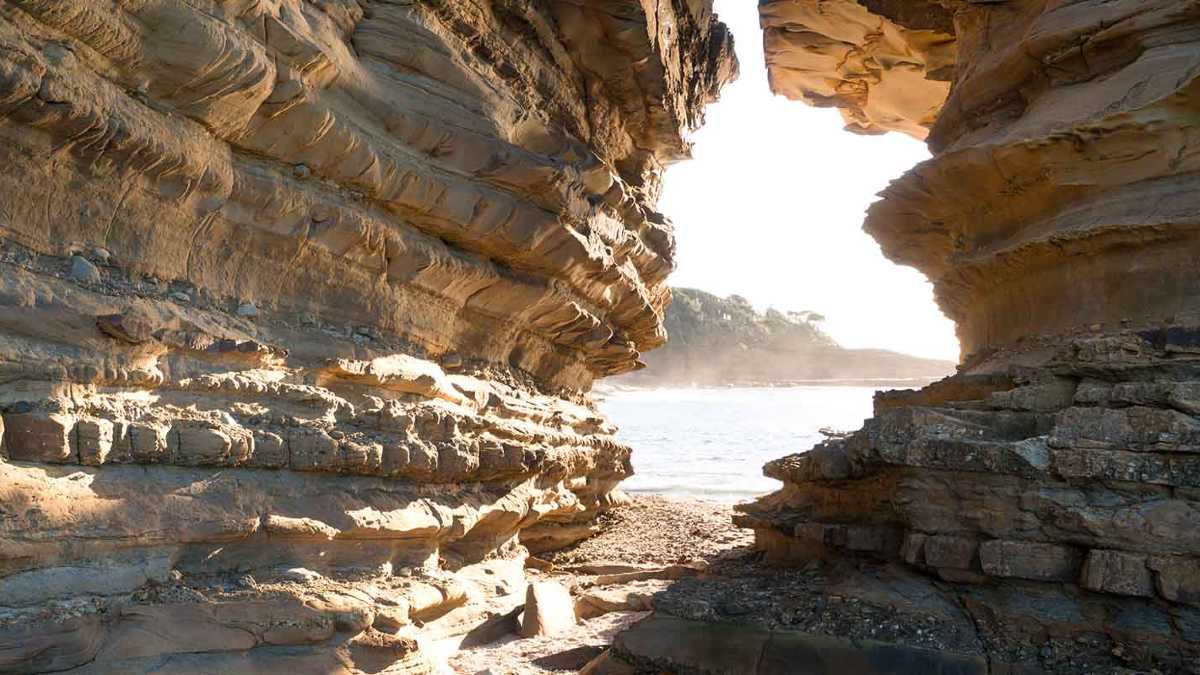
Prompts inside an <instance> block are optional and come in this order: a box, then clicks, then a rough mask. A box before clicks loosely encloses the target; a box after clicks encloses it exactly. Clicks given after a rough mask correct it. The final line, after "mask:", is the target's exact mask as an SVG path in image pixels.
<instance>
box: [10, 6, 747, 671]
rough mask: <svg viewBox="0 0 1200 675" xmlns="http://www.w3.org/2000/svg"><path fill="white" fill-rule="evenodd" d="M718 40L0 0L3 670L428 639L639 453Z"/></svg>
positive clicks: (358, 654) (136, 666)
mask: <svg viewBox="0 0 1200 675" xmlns="http://www.w3.org/2000/svg"><path fill="white" fill-rule="evenodd" d="M735 73H736V63H735V61H734V58H733V55H732V39H731V37H730V36H729V34H728V33H727V31H726V30H725V28H724V26H723V25H722V24H720V23H718V22H717V21H716V20H715V18H714V17H713V15H712V13H711V9H710V7H709V5H708V3H706V2H687V3H684V2H656V3H647V2H636V1H632V0H605V1H603V2H574V1H572V0H500V1H497V2H491V3H474V2H460V1H457V0H446V1H443V0H421V1H418V2H403V3H400V2H384V1H374V0H232V1H230V0H187V1H186V2H179V1H176V0H150V1H149V2H135V3H113V2H110V1H109V0H83V1H79V0H9V1H7V2H4V3H2V4H0V163H3V165H4V167H5V168H4V170H3V171H0V195H3V199H2V200H0V201H2V202H3V206H0V413H2V417H0V420H2V424H0V444H2V445H0V448H2V453H0V671H3V672H9V671H15V672H40V671H63V670H70V669H75V668H82V669H84V670H86V671H87V672H135V671H138V672H140V671H141V670H144V669H146V668H150V667H152V666H153V667H154V668H160V669H163V670H170V671H171V672H176V671H179V672H245V671H250V670H253V671H254V672H269V671H272V670H273V669H277V670H289V671H291V672H295V670H296V669H297V668H299V669H301V670H303V671H305V672H310V671H311V672H360V671H370V672H378V671H379V670H380V669H382V668H385V667H391V668H393V669H394V670H396V672H401V671H403V670H405V669H407V670H411V671H420V670H421V669H423V668H426V667H427V666H428V664H427V663H426V662H425V660H424V657H423V656H422V655H421V653H420V651H419V650H418V649H417V648H416V642H415V641H416V640H417V639H418V638H420V637H421V635H419V634H418V633H419V631H415V628H414V626H420V625H422V624H425V625H426V626H429V625H431V622H433V621H434V620H436V619H439V618H440V617H443V616H451V615H452V614H453V611H454V610H455V609H456V608H459V607H462V606H466V605H468V604H470V603H471V602H472V601H474V600H475V599H476V598H475V597H474V595H473V594H475V593H476V591H479V592H480V593H484V591H488V592H490V590H489V589H491V590H494V589H495V588H497V585H498V584H499V581H500V579H501V577H503V575H501V574H499V573H498V572H495V570H491V569H490V568H489V574H492V573H495V574H496V575H498V576H488V577H487V579H486V580H485V582H483V583H480V584H476V585H474V586H473V585H472V584H470V583H468V582H467V581H464V579H468V578H470V576H471V575H470V574H461V575H458V576H455V575H454V574H452V572H453V571H454V570H458V569H463V570H467V569H468V568H472V567H473V566H479V565H484V566H487V565H499V566H500V567H501V568H503V569H504V570H509V571H511V567H512V566H511V565H509V566H508V567H505V564H506V563H509V562H513V561H515V562H516V571H517V572H518V573H519V571H520V564H519V563H520V555H521V551H522V550H523V549H522V548H521V547H520V546H519V544H518V539H519V537H521V536H522V535H523V536H524V537H525V540H526V543H528V544H529V545H530V546H551V545H556V544H559V545H561V544H562V543H563V542H565V541H570V540H571V539H572V538H574V537H578V536H581V535H582V534H586V532H587V527H586V525H585V524H580V523H583V522H586V520H587V519H588V518H589V517H590V516H591V515H592V514H594V513H595V512H596V511H597V510H598V509H600V508H603V507H604V505H605V504H607V503H609V502H610V501H611V500H612V498H613V497H612V490H613V488H614V486H615V485H616V484H617V483H618V482H619V481H620V480H621V479H622V478H623V477H625V476H626V475H628V474H629V472H630V468H629V462H628V457H629V449H628V448H627V447H625V446H623V445H621V444H619V443H617V442H616V441H615V440H614V438H613V435H612V434H613V428H612V427H611V425H609V424H608V423H607V422H606V421H605V420H604V419H603V418H601V417H600V416H599V415H598V414H597V413H596V412H595V410H594V409H593V407H592V405H591V403H590V401H589V400H588V399H587V398H586V395H585V394H584V393H583V392H586V390H587V389H588V388H589V387H590V385H591V382H592V380H593V378H596V377H602V376H606V375H612V374H615V373H620V372H625V371H628V370H631V369H633V368H636V367H638V365H639V361H638V355H639V352H640V351H642V350H646V349H650V348H653V347H655V346H656V345H658V344H660V343H661V342H662V341H663V340H664V338H665V333H664V331H663V328H662V309H663V307H664V305H665V303H666V302H667V301H668V300H669V291H668V290H667V287H666V286H665V284H664V280H665V279H666V276H667V273H668V272H669V271H670V270H671V269H672V267H673V261H672V255H673V247H674V242H673V237H672V232H671V226H670V224H669V222H667V221H666V220H665V219H664V218H663V217H662V216H661V215H660V214H659V213H657V212H656V211H655V208H654V205H655V201H656V199H657V196H658V189H659V178H660V174H661V169H662V167H663V166H665V165H666V164H668V163H670V162H672V161H675V160H678V159H681V158H684V157H685V156H686V155H687V152H688V147H687V143H686V141H685V140H684V139H683V133H684V132H685V131H686V130H687V129H689V128H694V127H695V126H697V125H698V124H699V123H700V121H701V116H702V110H703V107H704V105H705V104H706V103H707V102H709V101H710V100H712V99H713V98H714V97H715V95H716V93H717V91H718V89H719V87H720V86H721V85H722V84H723V83H724V82H725V81H727V80H729V79H730V78H731V77H733V76H734V75H735ZM500 585H503V584H500ZM480 589H483V590H480ZM520 590H522V589H517V591H520ZM442 623H443V624H447V623H448V624H449V627H448V628H447V627H445V626H444V627H443V628H440V629H437V630H441V631H442V632H443V633H445V632H447V631H450V632H453V628H454V625H455V624H454V619H453V617H451V619H450V620H443V622H442ZM426 632H428V631H426ZM435 632H436V631H435ZM172 669H174V670H172Z"/></svg>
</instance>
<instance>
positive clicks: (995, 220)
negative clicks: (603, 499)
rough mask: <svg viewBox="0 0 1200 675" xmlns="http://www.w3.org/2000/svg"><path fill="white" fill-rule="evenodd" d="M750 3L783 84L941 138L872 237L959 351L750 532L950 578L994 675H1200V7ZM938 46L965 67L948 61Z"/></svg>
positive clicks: (873, 227)
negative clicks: (921, 283)
mask: <svg viewBox="0 0 1200 675" xmlns="http://www.w3.org/2000/svg"><path fill="white" fill-rule="evenodd" d="M760 7H761V9H762V13H763V21H764V25H766V26H768V33H767V38H766V49H767V53H768V62H769V63H770V64H771V68H772V78H773V83H774V87H775V88H776V90H777V91H779V92H781V93H784V94H787V95H790V96H795V97H797V98H802V99H805V100H809V101H813V102H817V103H832V104H834V105H838V106H842V107H843V108H844V110H845V112H846V115H847V117H848V119H850V120H852V121H855V120H860V119H863V117H864V115H865V116H866V119H869V120H871V121H872V122H871V123H872V125H873V127H872V128H875V129H879V130H886V129H891V130H898V131H904V132H907V133H914V135H920V130H921V129H925V128H927V129H928V130H929V134H928V139H929V147H930V150H931V151H932V152H933V155H934V157H933V159H931V160H929V161H927V162H925V163H923V164H921V165H919V166H917V167H915V168H914V169H913V170H912V171H910V172H909V173H908V174H906V175H905V176H904V177H902V178H900V179H899V180H897V181H896V182H894V183H893V184H892V185H891V186H890V187H889V188H888V189H887V190H886V191H885V192H884V193H883V195H882V199H881V200H880V201H879V202H877V203H876V204H875V205H874V206H873V207H872V208H871V210H870V213H869V216H868V218H867V221H866V230H867V231H868V232H869V233H871V234H872V235H873V236H874V237H875V238H876V239H877V240H878V241H879V243H880V245H881V246H882V249H883V251H884V253H885V254H886V255H887V256H889V257H890V258H891V259H893V260H895V261H897V262H899V263H902V264H905V265H910V266H913V267H916V268H917V269H919V270H921V271H922V272H924V273H925V274H926V275H927V276H928V277H929V278H930V280H931V281H932V282H933V284H934V287H935V290H936V297H937V301H938V303H939V305H940V306H941V308H942V309H943V311H944V312H945V313H946V314H947V316H949V317H950V318H952V319H953V320H954V321H955V322H956V323H957V326H958V333H959V337H960V339H961V342H962V346H963V354H964V359H963V363H962V366H961V367H960V374H959V375H957V376H955V377H952V378H950V379H948V380H945V381H943V382H941V383H938V384H935V385H933V386H930V387H927V388H925V389H923V390H921V391H917V392H898V393H892V394H883V395H880V396H878V397H877V399H876V410H875V412H876V416H875V418H874V419H872V420H869V421H868V422H867V424H866V426H865V427H864V428H863V429H862V430H861V431H859V432H857V433H854V434H851V435H850V436H849V437H847V438H841V439H835V440H831V441H829V442H828V443H825V444H823V445H821V446H818V448H817V449H815V450H813V451H811V452H808V453H803V454H800V455H794V456H792V457H788V458H785V459H782V460H779V461H778V462H774V463H772V464H770V465H768V467H767V473H768V475H771V476H774V477H776V478H779V479H780V480H781V481H782V482H783V483H784V487H783V489H782V490H781V491H780V492H778V493H775V494H773V495H771V496H768V497H766V498H764V499H762V500H760V502H758V503H757V504H756V505H753V506H751V507H749V508H748V509H746V514H745V516H743V517H742V520H743V522H744V524H746V525H748V526H751V527H754V528H755V529H756V532H757V533H758V540H759V543H760V545H761V546H762V547H763V548H764V549H766V550H767V551H768V552H769V553H770V554H771V555H773V556H775V557H778V558H780V559H791V560H797V559H800V560H804V559H808V558H811V557H826V558H837V559H864V558H876V559H880V558H882V559H884V560H888V561H892V562H902V563H903V565H904V567H906V568H908V569H909V570H915V571H919V572H920V573H922V574H924V575H926V577H927V578H935V579H939V580H941V581H942V582H946V583H947V584H949V585H948V586H944V587H943V588H950V589H951V593H952V595H953V597H954V598H956V602H958V603H960V604H961V606H962V607H963V608H964V609H965V611H966V612H967V613H968V614H969V615H970V618H971V619H972V623H973V625H975V626H976V629H977V631H978V638H979V644H980V647H979V649H980V650H981V651H982V652H984V653H986V654H987V655H988V656H989V657H990V658H991V662H992V663H993V664H997V663H1022V664H1031V663H1035V662H1036V665H1040V666H1041V667H1044V668H1047V669H1049V670H1052V671H1053V672H1075V671H1076V670H1079V671H1082V670H1084V669H1086V667H1090V666H1089V664H1091V666H1095V667H1100V668H1101V669H1102V671H1104V672H1109V670H1105V669H1112V668H1118V667H1125V666H1129V667H1135V668H1139V669H1149V668H1154V667H1157V668H1160V669H1162V670H1164V671H1167V672H1193V671H1192V670H1189V669H1192V668H1194V664H1195V663H1196V658H1197V655H1198V654H1200V630H1197V627H1200V610H1198V609H1197V608H1198V607H1200V576H1198V575H1197V573H1196V570H1197V569H1198V568H1200V564H1198V563H1200V539H1197V537H1196V528H1195V527H1194V526H1193V523H1194V520H1195V517H1196V516H1197V514H1200V445H1198V439H1200V435H1198V430H1200V418H1198V417H1197V415H1198V414H1200V404H1198V403H1197V397H1198V393H1197V392H1200V389H1198V387H1200V385H1198V384H1197V383H1200V359H1198V358H1197V354H1200V347H1198V345H1200V327H1198V326H1200V300H1198V298H1200V293H1198V291H1200V273H1197V268H1196V264H1195V260H1196V258H1197V254H1198V253H1200V238H1198V237H1197V236H1196V233H1195V228H1194V227H1193V225H1194V223H1195V222H1197V221H1198V219H1200V202H1198V201H1197V196H1196V195H1197V194H1198V190H1197V188H1198V187H1200V181H1198V180H1197V178H1196V175H1197V173H1196V172H1197V170H1198V169H1200V153H1197V150H1196V148H1197V147H1200V146H1198V145H1197V142H1196V140H1197V135H1198V133H1200V126H1197V120H1198V119H1200V117H1198V113H1200V98H1198V96H1200V80H1198V77H1200V30H1198V28H1197V27H1198V26H1200V5H1197V4H1196V3H1194V2H1178V1H1176V0H1157V1H1156V0H1136V1H1116V2H1111V1H1106V2H1100V1H1095V2H1093V1H1081V2H1052V1H1045V0H1020V1H1018V0H1012V1H1008V2H954V1H949V0H947V1H945V2H939V3H934V2H907V3H887V2H869V1H868V0H859V1H857V2H856V1H854V0H842V1H833V0H829V1H821V2H818V1H816V0H813V1H806V0H798V1H795V2H793V1H788V2H764V3H762V4H761V5H760ZM837 16H844V17H851V16H852V17H857V18H856V19H855V20H854V22H851V21H849V20H846V21H837V22H834V21H833V18H834V17H837ZM945 18H949V19H950V21H949V22H947V21H945V20H944V19H945ZM871 22H873V23H871ZM852 23H853V24H854V25H867V24H870V26H872V28H871V29H870V30H867V29H864V31H866V37H864V32H863V31H858V32H853V33H849V32H847V31H848V26H850V25H851V24H852ZM929 31H933V33H932V34H931V33H930V32H929ZM914 33H915V34H916V35H919V36H921V37H922V38H923V39H924V40H925V41H923V42H922V41H918V40H916V39H915V38H913V37H911V35H912V34H914ZM934 34H936V35H941V36H951V37H952V38H953V39H952V41H951V43H950V44H941V45H940V46H939V50H940V51H938V53H939V54H942V55H947V54H949V55H956V56H953V58H952V63H950V64H949V65H948V66H947V64H944V63H942V62H940V61H939V62H938V63H939V64H940V65H939V67H938V68H936V69H935V68H933V67H932V64H931V61H930V59H929V58H928V55H929V54H930V52H929V50H928V49H927V47H925V46H923V45H928V44H930V42H928V40H930V39H932V35H934ZM905 35H909V36H910V37H908V38H904V39H903V40H902V39H901V37H903V36H905ZM898 36H900V37H898ZM797 45H805V46H806V47H805V48H803V49H800V48H799V47H798V46H797ZM884 47H886V48H887V54H888V55H890V58H878V57H874V56H873V55H875V54H880V53H882V52H880V50H881V49H883V48H884ZM851 56H853V58H850V57H851ZM843 57H846V58H843ZM823 62H824V63H826V65H824V66H823V65H822V63H823ZM848 63H854V64H856V66H855V68H853V69H848V68H847V65H846V64H848ZM859 63H861V64H866V66H865V67H859V66H858V65H857V64H859ZM921 69H923V71H922V70H921ZM917 72H924V74H925V79H926V80H927V82H925V83H924V84H921V83H915V84H914V83H912V82H911V78H912V77H913V75H914V73H917ZM864 73H865V74H864ZM945 79H948V80H949V85H950V86H949V93H948V96H946V98H945V102H944V104H942V105H941V106H940V108H939V109H938V110H937V111H935V112H936V114H935V116H934V118H935V119H931V118H929V117H928V116H927V115H926V110H925V108H921V109H919V110H918V109H917V108H916V107H913V108H905V107H904V106H901V105H896V104H889V105H887V106H886V110H887V112H888V113H889V114H890V115H892V116H891V117H888V116H885V115H884V114H883V112H879V111H881V110H883V109H884V108H885V106H884V103H883V102H882V101H886V100H888V99H887V98H886V97H883V96H882V94H881V96H880V99H879V100H876V97H875V96H874V93H875V92H886V91H888V90H889V86H890V85H889V83H891V82H894V83H895V84H896V87H897V88H899V89H902V90H906V91H909V92H910V93H911V94H912V95H913V96H916V95H917V94H920V95H921V96H922V101H929V100H932V92H933V91H935V90H937V89H938V87H942V86H944V84H945V82H944V80H945ZM859 82H865V84H858V83H859ZM822 87H823V88H822ZM831 92H832V93H831ZM839 92H840V93H839ZM845 92H862V94H861V95H860V96H848V95H847V94H846V93H845ZM873 101H874V104H873ZM873 110H874V111H877V112H872V111H873ZM930 122H932V124H930ZM857 126H862V125H861V124H857ZM914 130H915V131H914ZM1022 645H1023V646H1022ZM1062 645H1071V646H1066V647H1063V646H1062ZM1068 657H1069V659H1073V660H1070V661H1069V659H1068ZM1068 661H1069V662H1068Z"/></svg>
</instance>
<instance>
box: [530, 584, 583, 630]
mask: <svg viewBox="0 0 1200 675" xmlns="http://www.w3.org/2000/svg"><path fill="white" fill-rule="evenodd" d="M575 624H576V620H575V603H574V602H573V601H572V600H571V593H570V592H569V591H567V589H566V588H564V587H563V586H562V584H558V583H555V582H553V581H539V582H534V583H532V584H529V588H528V589H527V590H526V591H525V615H524V616H523V617H522V618H521V635H522V636H524V637H534V636H538V635H550V636H553V635H561V634H563V633H566V632H568V631H570V630H571V629H572V628H574V627H575Z"/></svg>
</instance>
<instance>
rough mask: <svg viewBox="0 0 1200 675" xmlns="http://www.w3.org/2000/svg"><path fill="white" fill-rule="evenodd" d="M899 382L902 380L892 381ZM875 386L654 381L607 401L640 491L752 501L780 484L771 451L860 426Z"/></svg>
mask: <svg viewBox="0 0 1200 675" xmlns="http://www.w3.org/2000/svg"><path fill="white" fill-rule="evenodd" d="M887 388H889V389H893V388H895V387H887ZM875 391H876V389H875V388H874V387H861V386H798V387H779V388H742V389H652V390H637V391H616V392H608V393H605V394H603V400H602V401H601V404H600V408H601V410H603V411H604V412H605V414H607V415H608V416H609V418H610V419H612V421H613V422H614V423H616V424H617V426H619V427H620V432H619V433H618V434H617V436H618V438H620V439H621V440H622V441H624V442H625V443H627V444H629V445H630V446H632V447H633V469H634V472H635V475H634V476H633V477H632V478H630V479H629V480H627V481H625V482H624V483H622V489H624V490H625V491H627V492H630V493H633V494H637V493H641V494H663V495H675V496H687V497H701V498H705V499H711V500H719V501H726V502H737V501H745V500H748V499H751V498H753V497H756V496H758V495H761V494H765V493H768V492H771V491H773V490H776V489H778V488H779V487H780V483H779V481H776V480H774V479H771V478H766V477H765V476H763V475H762V467H763V464H766V463H767V462H768V461H770V460H772V459H776V458H779V457H783V456H784V455H788V454H791V453H794V452H801V451H803V450H808V449H810V448H812V447H813V446H814V445H815V444H817V443H819V442H820V441H822V440H823V439H824V436H822V435H821V433H820V431H819V430H820V429H823V428H832V429H835V430H838V431H853V430H856V429H858V428H859V427H861V426H862V423H863V421H864V420H866V419H867V418H868V417H870V416H871V398H872V396H873V395H874V393H875Z"/></svg>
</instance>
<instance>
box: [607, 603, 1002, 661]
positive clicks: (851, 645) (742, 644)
mask: <svg viewBox="0 0 1200 675" xmlns="http://www.w3.org/2000/svg"><path fill="white" fill-rule="evenodd" d="M612 650H613V654H614V655H616V656H617V657H619V658H620V659H621V660H623V661H626V662H628V663H630V664H632V665H634V666H636V667H638V668H654V669H662V670H666V671H673V672H704V673H724V674H728V675H743V674H744V675H775V674H779V675H783V674H784V673H788V674H791V675H845V674H846V673H854V674H855V675H986V673H987V672H988V668H987V661H986V660H985V659H984V658H983V657H980V656H971V655H963V654H953V653H948V652H936V651H931V650H926V649H916V648H912V647H903V646H900V645H894V644H888V643H884V642H873V641H868V640H848V639H843V638H836V637H828V636H823V635H806V634H803V633H789V632H783V631H768V630H763V629H761V628H754V627H750V626H740V625H737V624H728V623H709V622H704V621H693V620H689V619H679V618H676V617H672V616H665V615H658V614H656V615H652V616H650V617H647V618H646V619H644V620H642V621H640V622H638V623H636V624H634V625H633V626H632V627H630V628H629V630H626V631H625V632H623V633H620V634H619V635H617V637H616V640H615V641H614V642H613V648H612Z"/></svg>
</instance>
